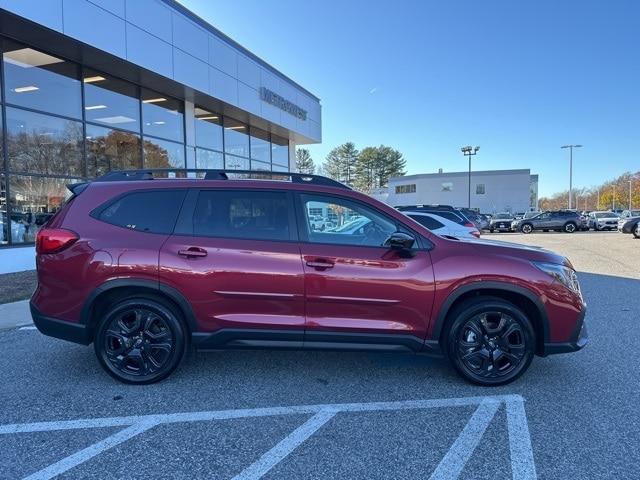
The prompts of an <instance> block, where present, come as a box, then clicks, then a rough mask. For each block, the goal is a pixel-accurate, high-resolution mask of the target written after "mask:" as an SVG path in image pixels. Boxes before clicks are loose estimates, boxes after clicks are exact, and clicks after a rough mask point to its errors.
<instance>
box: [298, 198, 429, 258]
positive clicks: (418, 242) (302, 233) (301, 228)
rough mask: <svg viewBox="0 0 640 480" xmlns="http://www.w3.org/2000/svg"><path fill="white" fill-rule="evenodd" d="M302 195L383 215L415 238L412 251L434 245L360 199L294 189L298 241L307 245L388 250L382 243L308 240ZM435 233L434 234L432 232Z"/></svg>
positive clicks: (398, 228) (427, 248)
mask: <svg viewBox="0 0 640 480" xmlns="http://www.w3.org/2000/svg"><path fill="white" fill-rule="evenodd" d="M302 195H312V196H318V197H323V198H326V199H336V200H337V201H344V202H347V203H352V204H356V205H358V206H360V207H362V208H365V209H370V210H373V211H374V213H375V214H376V215H379V216H381V217H383V218H384V219H385V220H387V221H388V222H390V223H393V224H394V225H395V226H396V231H400V232H404V233H408V234H410V235H412V236H413V237H414V238H415V243H414V246H413V248H412V249H411V251H412V252H415V251H429V250H432V249H433V247H434V244H433V242H431V241H430V240H429V239H428V238H426V237H425V236H424V235H423V234H421V233H420V232H418V231H416V230H414V229H413V228H411V227H410V226H409V225H407V224H405V223H403V222H401V221H400V220H397V219H396V218H394V217H392V216H391V215H389V214H387V213H385V212H383V211H381V210H380V209H379V208H377V207H375V206H374V205H370V204H369V203H366V202H363V201H361V200H358V199H355V198H351V197H348V196H343V195H337V194H335V193H326V192H314V191H295V192H293V197H294V207H295V211H296V220H297V225H298V237H299V238H300V243H304V244H309V245H328V246H334V247H351V248H373V249H377V250H384V251H389V250H390V249H389V248H388V247H384V246H382V245H380V246H376V245H354V244H351V243H325V242H312V241H310V240H309V235H308V233H307V231H306V228H305V225H306V223H307V219H306V214H305V207H304V202H303V200H302ZM434 235H435V234H434Z"/></svg>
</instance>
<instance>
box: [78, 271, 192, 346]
mask: <svg viewBox="0 0 640 480" xmlns="http://www.w3.org/2000/svg"><path fill="white" fill-rule="evenodd" d="M136 294H147V295H152V296H154V297H158V298H160V299H163V300H165V301H168V302H169V303H170V304H171V305H172V306H173V307H174V308H176V309H177V310H178V312H179V313H181V314H182V318H183V319H184V322H185V325H186V327H187V334H188V336H189V337H190V336H191V334H192V333H193V332H195V331H197V322H196V318H195V315H194V314H193V310H192V309H191V306H190V305H189V302H188V301H187V300H186V298H185V297H184V296H183V295H182V294H181V293H180V292H179V291H178V290H176V289H175V288H173V287H170V286H168V285H164V284H162V283H159V282H157V281H152V280H144V279H130V278H126V279H125V278H119V279H113V280H108V281H106V282H105V283H103V284H102V285H100V286H99V287H97V288H96V289H95V290H94V291H93V292H92V293H91V295H89V297H88V298H87V300H86V301H85V303H84V305H83V307H82V313H81V317H80V323H81V324H83V325H86V326H87V328H88V330H89V337H90V338H91V339H92V340H93V337H94V332H95V327H96V322H97V318H96V316H95V314H96V312H99V311H100V310H101V309H102V308H104V307H105V306H106V305H108V304H110V303H112V302H116V301H119V300H120V299H122V298H126V297H130V296H132V295H136Z"/></svg>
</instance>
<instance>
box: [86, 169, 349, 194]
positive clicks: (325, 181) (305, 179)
mask: <svg viewBox="0 0 640 480" xmlns="http://www.w3.org/2000/svg"><path fill="white" fill-rule="evenodd" d="M154 173H165V174H169V173H183V174H187V173H204V179H205V180H230V179H232V178H230V175H243V176H246V177H244V178H246V179H252V178H254V179H260V180H263V179H265V177H275V178H274V179H275V180H281V178H282V177H289V178H290V179H291V182H292V183H306V184H312V185H324V186H328V187H338V188H345V189H349V190H351V187H349V186H348V185H345V184H344V183H341V182H338V181H337V180H333V179H331V178H328V177H323V176H322V175H309V174H306V173H296V172H269V171H263V170H223V169H213V170H210V169H202V168H150V169H143V170H114V171H111V172H109V173H105V174H104V175H102V176H101V177H98V178H96V179H95V181H96V182H123V181H138V180H153V179H154V178H155V177H154V175H153V174H154Z"/></svg>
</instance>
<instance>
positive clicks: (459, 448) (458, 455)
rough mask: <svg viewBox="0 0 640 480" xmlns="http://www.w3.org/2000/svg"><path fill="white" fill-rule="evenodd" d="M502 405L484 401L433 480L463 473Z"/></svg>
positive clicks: (448, 479)
mask: <svg viewBox="0 0 640 480" xmlns="http://www.w3.org/2000/svg"><path fill="white" fill-rule="evenodd" d="M498 407H500V404H499V403H495V402H482V403H481V404H480V406H479V407H478V408H477V409H476V411H475V412H474V413H473V415H472V416H471V418H470V419H469V421H468V422H467V424H466V425H465V426H464V428H463V429H462V432H461V433H460V435H459V436H458V438H457V439H456V441H455V442H453V445H452V446H451V448H450V449H449V451H448V452H447V454H446V455H445V456H444V458H443V459H442V461H441V462H440V463H439V464H438V466H437V468H436V470H435V471H434V472H433V474H432V475H431V477H430V478H431V480H452V479H456V478H458V477H459V476H460V474H461V473H462V470H463V469H464V466H465V465H466V464H467V462H468V461H469V459H470V458H471V456H472V455H473V451H474V450H475V449H476V447H477V446H478V443H480V439H481V438H482V435H484V431H485V430H486V429H487V427H488V426H489V424H490V423H491V420H493V417H494V416H495V414H496V412H497V411H498Z"/></svg>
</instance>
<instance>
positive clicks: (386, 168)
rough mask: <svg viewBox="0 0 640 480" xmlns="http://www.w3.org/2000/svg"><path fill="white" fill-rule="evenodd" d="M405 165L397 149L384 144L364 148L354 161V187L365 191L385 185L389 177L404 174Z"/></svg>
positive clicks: (368, 191)
mask: <svg viewBox="0 0 640 480" xmlns="http://www.w3.org/2000/svg"><path fill="white" fill-rule="evenodd" d="M405 166H406V161H405V160H404V158H403V157H402V154H401V153H400V152H399V151H398V150H395V149H393V148H391V147H387V146H385V145H380V146H379V147H367V148H364V149H363V150H362V151H361V152H360V155H358V160H357V162H356V180H355V187H356V188H357V189H358V190H360V191H362V192H365V193H371V192H372V191H373V190H375V189H377V188H381V187H386V186H387V185H388V183H389V179H390V178H391V177H399V176H402V175H404V174H405Z"/></svg>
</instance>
